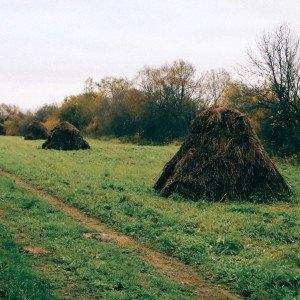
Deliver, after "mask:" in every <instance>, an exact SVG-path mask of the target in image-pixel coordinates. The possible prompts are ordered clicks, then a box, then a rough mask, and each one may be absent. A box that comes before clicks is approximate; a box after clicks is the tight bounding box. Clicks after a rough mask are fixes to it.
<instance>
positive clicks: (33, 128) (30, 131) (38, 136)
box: [24, 121, 48, 140]
mask: <svg viewBox="0 0 300 300" xmlns="http://www.w3.org/2000/svg"><path fill="white" fill-rule="evenodd" d="M47 137H48V132H47V129H46V127H45V126H44V124H43V123H41V122H37V121H33V122H32V123H30V124H29V126H28V127H27V130H26V133H25V136H24V138H25V140H45V139H46V138H47Z"/></svg>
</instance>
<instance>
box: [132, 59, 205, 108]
mask: <svg viewBox="0 0 300 300" xmlns="http://www.w3.org/2000/svg"><path fill="white" fill-rule="evenodd" d="M137 82H138V85H139V87H140V88H141V90H143V91H144V92H145V93H146V94H147V95H149V96H151V97H154V98H155V99H156V101H157V102H163V103H170V102H171V103H173V104H174V105H177V104H178V105H180V103H182V102H184V101H194V102H198V103H199V101H200V85H199V80H198V79H197V78H196V70H195V67H194V66H193V65H192V64H190V63H188V62H186V61H184V60H177V61H174V62H172V63H171V64H164V65H163V66H161V67H158V68H152V67H145V68H143V69H142V70H141V71H140V72H139V74H138V77H137Z"/></svg>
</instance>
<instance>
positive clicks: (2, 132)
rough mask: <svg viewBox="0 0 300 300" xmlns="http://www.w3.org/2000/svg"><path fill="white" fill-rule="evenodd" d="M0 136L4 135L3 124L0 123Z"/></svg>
mask: <svg viewBox="0 0 300 300" xmlns="http://www.w3.org/2000/svg"><path fill="white" fill-rule="evenodd" d="M0 135H6V129H5V127H4V125H3V124H1V123H0Z"/></svg>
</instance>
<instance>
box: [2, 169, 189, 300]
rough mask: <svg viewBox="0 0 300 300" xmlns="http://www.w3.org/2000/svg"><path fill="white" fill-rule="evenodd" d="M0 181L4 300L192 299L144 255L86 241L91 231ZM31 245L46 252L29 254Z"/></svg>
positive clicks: (103, 243) (3, 180)
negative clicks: (26, 250)
mask: <svg viewBox="0 0 300 300" xmlns="http://www.w3.org/2000/svg"><path fill="white" fill-rule="evenodd" d="M0 182H1V185H0V207H1V218H0V245H1V246H0V291H1V293H2V296H3V297H4V298H5V299H54V298H57V299H61V298H64V299H74V298H76V299H77V298H81V299H99V298H102V299H103V298H104V299H194V296H193V294H192V292H190V291H188V290H187V289H184V288H182V287H180V286H179V285H178V284H175V283H174V282H171V281H170V280H168V279H166V278H165V277H163V276H161V275H159V274H158V273H156V271H155V270H154V268H153V267H152V266H150V265H149V264H147V263H145V262H143V261H142V260H141V259H140V258H139V256H140V255H142V253H139V252H137V250H134V249H132V248H131V247H130V246H122V247H121V246H119V245H116V244H115V243H113V242H107V241H106V242H104V241H100V240H97V241H96V240H93V239H89V238H86V237H84V233H86V232H93V230H91V229H88V228H85V227H83V226H82V225H79V224H78V223H77V222H75V221H73V220H72V219H71V218H70V217H68V216H66V215H65V214H64V213H62V212H61V211H59V210H57V209H55V208H53V207H52V206H51V205H49V204H47V203H45V202H43V200H41V199H39V198H37V197H36V196H34V195H32V194H31V193H30V192H28V191H26V190H24V189H23V188H21V187H19V186H17V185H16V184H14V183H12V182H11V180H9V179H7V178H5V177H3V175H0ZM28 246H30V247H31V249H32V248H33V249H36V247H39V248H38V249H42V250H43V251H42V252H41V250H39V252H32V251H31V252H29V253H26V252H24V249H27V248H26V247H28ZM34 247H35V248H34ZM0 298H1V296H0Z"/></svg>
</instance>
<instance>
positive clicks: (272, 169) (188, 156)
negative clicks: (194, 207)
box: [154, 106, 291, 201]
mask: <svg viewBox="0 0 300 300" xmlns="http://www.w3.org/2000/svg"><path fill="white" fill-rule="evenodd" d="M154 188H155V189H156V190H158V191H161V193H162V195H163V196H169V195H170V194H172V193H178V194H180V195H182V196H184V197H186V198H189V199H192V200H197V199H199V198H201V197H203V198H208V199H211V200H219V201H223V200H225V199H231V200H239V199H249V198H250V197H253V196H257V197H259V198H260V199H265V197H268V199H269V198H270V197H276V198H277V197H279V196H280V197H281V196H282V195H289V194H290V193H291V191H290V188H289V187H288V185H287V184H286V182H285V180H284V178H283V177H282V176H281V174H280V173H279V172H278V170H277V168H276V166H275V165H274V163H273V162H272V161H271V159H270V158H269V156H268V155H267V153H266V151H265V150H264V149H263V147H262V145H261V143H260V141H259V139H258V137H257V135H256V134H255V132H254V130H253V129H252V127H251V124H250V121H249V119H248V118H247V117H246V116H245V115H244V114H242V113H241V112H240V111H238V110H231V109H228V108H225V107H220V106H214V107H211V108H209V109H207V110H205V111H203V112H202V113H200V114H199V115H198V116H197V117H196V118H195V119H194V121H193V122H192V125H191V129H190V133H189V135H188V137H187V139H186V141H185V142H184V143H183V145H182V146H181V148H180V149H179V151H178V152H177V153H176V155H175V156H174V157H173V158H172V159H171V160H170V161H169V162H168V163H167V164H166V165H165V167H164V169H163V172H162V174H161V176H160V178H159V179H158V181H157V182H156V184H155V186H154Z"/></svg>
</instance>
